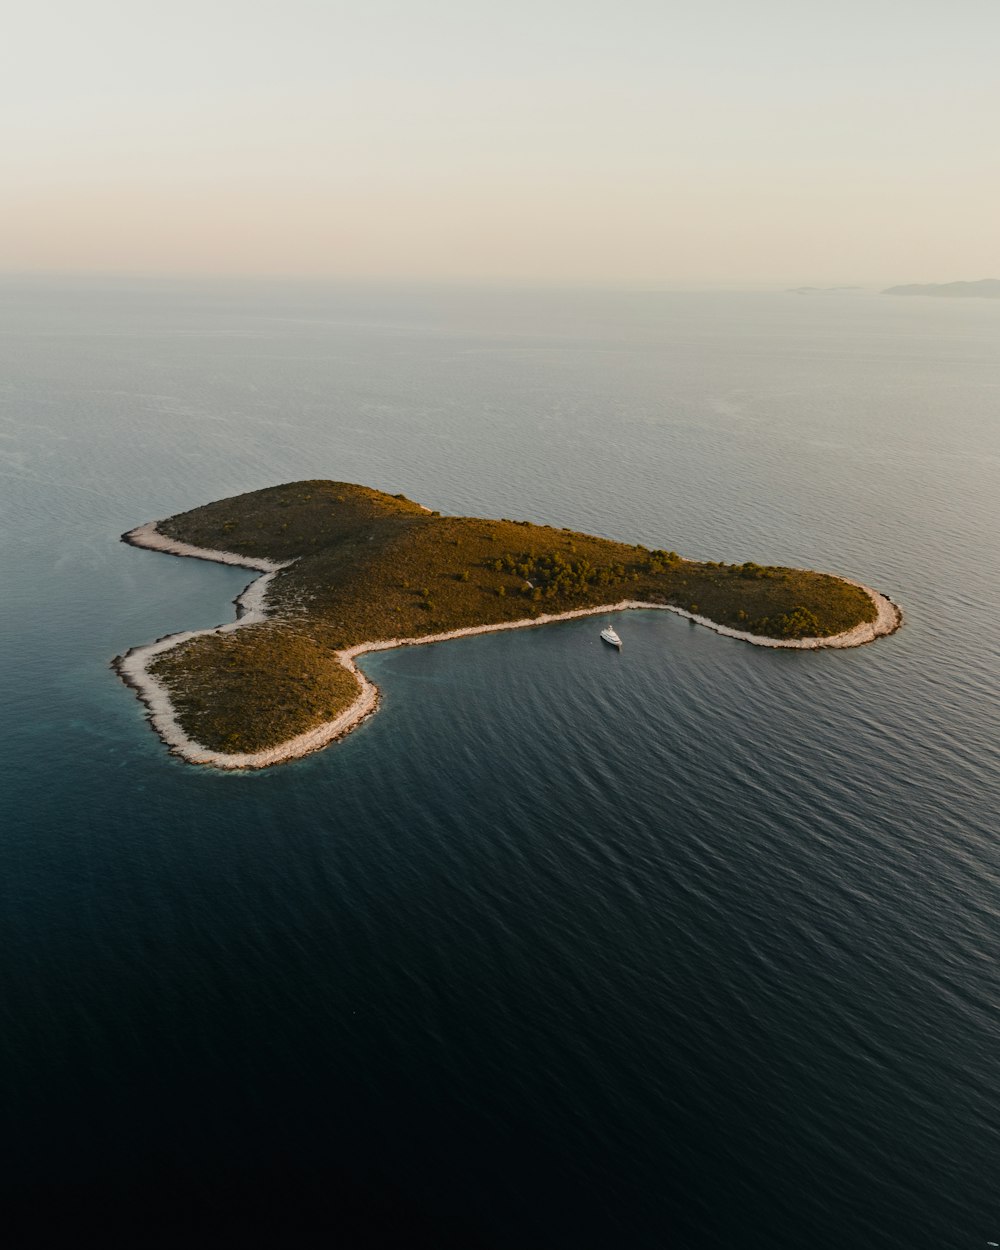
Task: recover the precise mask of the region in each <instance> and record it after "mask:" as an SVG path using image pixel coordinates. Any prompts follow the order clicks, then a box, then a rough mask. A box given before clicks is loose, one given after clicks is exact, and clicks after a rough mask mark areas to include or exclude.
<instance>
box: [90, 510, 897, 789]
mask: <svg viewBox="0 0 1000 1250" xmlns="http://www.w3.org/2000/svg"><path fill="white" fill-rule="evenodd" d="M158 525H159V522H158V521H148V522H146V524H145V525H139V526H136V528H135V529H132V530H129V531H128V532H127V533H125V534H123V535H122V542H125V543H128V544H130V545H131V546H133V547H144V548H147V549H149V550H151V551H160V552H164V553H165V554H168V555H175V556H187V557H189V558H191V559H196V560H211V561H213V562H214V563H217V564H229V565H236V566H238V567H241V568H248V569H254V570H256V571H257V572H259V573H262V574H263V576H261V577H258V578H255V579H254V580H253V581H252V582H251V583H250V584H249V585H248V586H247V587H246V588H245V589H244V590H243V591H242V592H241V593H240V594H239V595H237V597H236V599H235V600H234V604H235V607H236V620H234V621H230V622H228V623H227V624H225V625H219V626H216V627H215V628H211V629H196V630H185V631H182V632H181V633H177V634H166V635H164V636H163V637H162V638H158V639H156V640H155V641H154V642H151V643H145V644H142V645H141V646H137V647H132V648H130V649H129V650H128V651H126V652H125V654H124V655H120V656H116V657H115V659H114V660H112V662H111V666H112V668H113V669H114V670H115V672H116V673H117V674H118V676H119V677H120V678H121V679H122V681H123V682H124V683H125V684H126V685H127V686H130V687H131V688H132V689H133V690H134V691H135V692H136V694H137V695H138V697H139V699H140V701H141V702H142V703H143V704H144V705H145V707H146V713H147V719H148V720H149V723H150V725H151V726H152V728H153V729H154V730H155V731H156V733H157V734H158V735H159V737H160V738H161V739H162V741H163V742H164V743H165V744H166V745H167V747H168V748H169V749H170V751H171V753H172V754H174V755H177V756H180V757H181V758H182V759H184V760H186V761H187V762H188V763H189V764H202V765H205V766H207V767H209V768H218V769H224V770H244V769H258V768H269V767H271V765H273V764H283V763H287V762H289V761H291V760H296V759H301V758H302V757H303V756H306V755H311V754H312V753H313V752H314V751H320V750H322V749H323V748H324V747H326V746H329V745H330V743H331V742H335V741H336V740H337V739H338V738H342V737H344V736H345V735H346V734H348V733H350V731H351V730H352V729H354V728H355V727H356V726H357V725H359V724H361V722H362V721H363V720H366V719H367V718H368V717H369V716H371V715H372V714H373V713H374V712H375V711H376V709H377V708H378V702H379V691H378V687H377V686H376V685H375V684H374V682H372V681H369V679H368V678H367V677H366V676H365V674H364V673H363V672H362V671H361V669H359V668H358V666H357V665H356V664H355V660H356V659H357V657H358V656H361V655H365V654H366V653H368V652H370V651H391V650H394V649H395V648H397V647H414V646H423V645H425V644H428V643H434V642H447V641H449V640H450V639H452V638H467V637H470V636H471V635H473V634H492V633H499V632H501V631H502V630H509V629H526V628H528V627H530V626H534V625H548V624H551V623H552V622H554V621H568V620H574V619H576V618H577V617H582V616H597V615H600V614H601V613H607V612H622V611H627V610H630V609H642V610H652V611H660V612H673V613H674V614H675V615H677V616H682V617H685V618H686V619H687V620H689V621H692V622H693V623H694V624H696V625H704V626H705V627H706V628H707V629H711V630H713V631H714V632H715V633H717V634H722V635H724V636H725V637H727V638H735V639H736V640H738V641H740V642H748V643H750V644H751V645H752V646H757V647H770V648H773V649H781V650H797V651H819V650H825V649H835V650H842V649H845V648H850V647H861V646H864V645H865V644H867V643H869V642H874V641H875V639H876V638H883V637H886V636H887V635H889V634H893V633H895V632H896V630H897V629H899V627H900V625H901V624H902V623H903V614H902V612H901V611H900V609H899V608H898V606H897V605H896V604H895V603H893V602H892V600H891V599H889V598H888V597H887V596H886V595H882V594H879V592H878V591H876V590H872V589H871V587H869V586H865V585H863V584H862V583H861V582H857V581H854V580H853V579H851V578H847V577H842V578H840V580H841V581H844V582H847V583H849V584H850V585H852V586H858V587H860V589H862V590H863V591H864V592H865V593H866V594H867V595H868V596H869V598H870V599H871V601H872V602H873V603H874V604H875V608H876V617H875V620H874V621H865V622H862V624H860V625H856V626H854V628H853V629H849V630H845V631H844V632H843V633H841V634H833V635H831V636H829V637H827V638H788V639H783V638H766V637H763V636H762V635H760V634H750V633H747V632H746V631H743V630H737V629H731V628H730V627H729V626H727V625H720V624H718V623H717V622H715V621H711V620H709V619H708V618H707V617H704V616H698V615H697V614H696V613H692V612H688V611H686V610H685V609H684V608H678V607H674V606H672V605H671V604H665V603H646V602H643V601H642V600H638V599H623V600H621V601H620V602H619V603H612V604H603V605H601V606H599V607H592V608H576V609H574V610H573V611H571V612H557V613H551V614H546V615H541V616H531V617H524V618H522V619H521V620H517V621H501V622H498V623H496V624H493V625H473V626H468V627H466V628H464V629H455V630H449V631H447V632H445V633H439V634H424V635H422V636H421V637H418V638H389V639H382V640H378V641H372V642H362V643H358V644H357V645H356V646H354V647H348V648H346V649H345V650H343V651H337V652H335V653H334V655H335V659H336V661H337V663H339V664H340V665H341V666H342V667H343V668H345V669H347V671H348V672H349V673H351V675H352V676H353V677H354V679H355V681H356V682H357V683H358V695H357V698H356V699H355V700H354V702H353V703H352V704H350V706H349V707H347V708H345V709H344V711H343V712H341V713H340V715H339V716H337V717H335V718H334V719H333V720H332V721H325V722H324V723H323V724H321V725H317V726H316V727H315V728H313V729H310V730H307V731H306V732H305V733H303V734H299V735H297V736H296V737H294V738H289V739H288V740H287V741H286V742H281V743H279V744H278V745H277V746H274V747H268V748H267V749H266V750H263V751H256V752H247V753H240V754H226V753H224V752H221V751H212V750H210V749H209V748H208V747H204V746H202V745H201V744H200V743H198V742H195V741H194V740H193V739H192V738H190V737H188V735H187V734H185V733H184V731H183V729H182V728H181V726H180V723H179V722H178V720H177V715H176V711H175V709H174V705H173V702H172V700H171V698H170V692H169V691H168V690H167V688H166V686H164V685H163V683H162V682H160V681H158V680H157V679H156V677H154V676H153V674H152V673H151V672H150V671H149V663H150V661H151V660H152V659H154V658H155V657H156V656H158V655H160V654H162V653H163V652H164V651H168V650H170V649H171V648H172V647H176V646H179V645H180V644H181V643H183V642H187V641H188V640H189V639H191V638H198V637H201V636H203V635H205V634H221V633H230V632H231V631H232V630H234V629H239V628H241V627H242V626H244V625H253V624H258V623H260V622H261V621H264V620H266V619H267V616H268V612H267V589H268V587H269V585H270V583H271V582H272V581H273V580H274V578H275V577H276V576H277V574H278V573H280V572H281V570H282V569H285V568H288V567H289V565H291V564H294V560H285V561H277V560H267V559H264V558H262V557H252V556H241V555H239V554H237V553H236V552H232V551H216V550H212V549H210V548H207V547H195V546H193V545H191V544H190V543H185V542H180V541H179V540H175V539H172V538H167V537H166V535H164V534H161V533H160V531H159V529H158V528H157V526H158ZM832 576H837V574H832Z"/></svg>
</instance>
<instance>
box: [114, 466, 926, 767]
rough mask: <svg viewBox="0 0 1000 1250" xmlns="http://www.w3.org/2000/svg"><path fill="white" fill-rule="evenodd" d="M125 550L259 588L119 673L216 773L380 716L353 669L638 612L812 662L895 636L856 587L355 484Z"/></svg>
mask: <svg viewBox="0 0 1000 1250" xmlns="http://www.w3.org/2000/svg"><path fill="white" fill-rule="evenodd" d="M122 539H123V541H125V542H127V543H131V544H133V545H134V546H137V547H147V548H151V549H153V550H155V551H162V552H167V553H170V554H172V555H178V556H192V557H195V558H198V559H203V560H214V561H218V562H220V563H223V564H235V565H240V566H243V567H247V568H251V569H256V570H258V571H259V572H260V573H262V574H263V576H261V577H259V578H258V579H257V580H256V581H254V582H252V583H251V584H250V586H248V587H247V589H246V590H245V591H244V592H243V593H242V594H241V595H240V596H239V598H238V599H237V600H236V609H237V619H236V620H235V621H232V622H230V623H229V624H227V625H222V626H219V627H218V628H217V629H208V630H199V631H191V632H186V633H181V634H172V635H170V636H168V637H166V638H161V639H159V640H158V641H156V642H153V643H149V644H146V645H143V646H139V647H134V648H133V649H132V650H130V651H129V652H127V653H126V654H125V655H122V656H119V657H117V658H116V659H115V660H114V661H113V665H114V667H115V669H116V671H117V672H118V673H119V675H120V676H121V677H122V679H123V680H124V681H125V682H127V683H128V684H129V685H130V686H132V687H133V688H134V689H135V690H136V691H137V693H138V695H139V697H140V698H141V699H142V701H143V703H144V704H145V705H146V708H147V710H148V713H149V719H150V722H151V723H152V725H153V728H154V729H155V730H156V731H157V733H158V734H159V735H160V736H161V738H162V739H163V740H164V742H166V744H167V745H168V746H169V747H170V749H171V750H172V751H173V752H174V753H175V754H177V755H179V756H181V757H182V758H183V759H185V760H187V761H188V762H190V763H194V764H205V765H210V766H212V767H215V768H227V769H233V768H236V769H239V768H265V767H267V766H269V765H271V764H277V763H281V762H283V761H286V760H291V759H297V758H299V757H301V756H303V755H306V754H308V753H310V752H312V751H316V750H319V749H320V748H321V747H324V746H326V745H327V744H328V743H330V742H333V741H334V740H335V739H337V738H340V737H342V736H343V735H344V734H346V733H348V732H349V731H350V730H351V729H353V728H354V727H355V726H356V725H357V724H359V723H360V722H361V721H362V720H364V719H365V717H367V716H369V715H371V713H372V712H374V711H375V709H376V707H377V705H378V690H377V689H376V687H375V686H374V685H373V684H372V683H371V682H370V681H369V680H368V679H367V678H366V677H365V675H364V673H363V672H361V670H360V669H359V668H358V667H357V665H356V664H355V660H356V659H357V657H358V656H359V655H361V654H363V653H364V652H366V651H378V650H386V649H389V648H392V647H399V646H404V645H412V644H417V643H431V642H443V641H446V640H447V639H451V638H458V637H462V636H465V635H468V634H476V633H486V632H491V631H495V630H501V629H516V628H521V627H525V626H532V625H543V624H546V623H548V622H550V621H558V620H567V619H570V618H572V617H577V616H585V615H588V614H594V613H607V612H617V611H622V610H624V609H628V608H654V609H661V610H665V611H670V612H675V613H678V614H679V615H681V616H685V617H688V618H689V619H690V620H692V621H693V622H696V623H697V624H700V625H705V626H707V627H709V628H710V629H713V630H715V631H716V632H718V633H720V634H726V635H728V636H729V637H731V638H737V639H741V640H743V641H745V642H750V643H754V644H756V645H758V646H766V647H789V648H799V649H806V650H812V649H816V648H821V647H855V646H860V645H862V644H863V643H867V642H871V641H873V640H874V639H875V638H878V637H880V636H883V635H885V634H890V633H892V632H893V631H894V630H896V629H897V628H898V627H899V625H900V622H901V615H900V613H899V610H898V608H896V606H895V605H894V604H893V603H892V602H891V601H890V600H889V599H887V598H886V597H885V596H884V595H880V594H878V593H877V592H876V591H873V590H870V589H868V588H867V587H865V586H862V585H860V584H859V583H857V582H854V581H851V580H850V579H848V578H844V577H837V576H834V575H832V574H827V573H814V572H809V571H807V570H802V569H791V568H779V567H769V566H763V565H759V564H755V563H753V562H752V561H748V562H746V563H743V564H721V563H714V562H711V561H709V562H697V561H693V560H685V559H683V558H682V557H681V556H679V555H678V554H677V553H676V552H675V551H668V550H665V549H662V548H656V549H650V548H647V547H642V546H633V545H629V544H627V543H619V542H614V541H612V540H610V539H607V538H596V537H594V536H592V535H589V534H580V533H576V532H574V531H572V530H568V529H555V528H553V527H551V526H547V525H534V524H531V523H530V522H528V521H515V520H506V519H504V520H497V521H493V520H484V519H480V518H477V517H455V516H441V515H440V514H439V513H437V512H431V511H429V510H428V509H427V508H425V507H423V506H422V505H420V504H418V503H414V502H413V501H412V500H409V499H407V498H406V497H405V496H404V495H389V494H384V493H383V492H381V491H377V490H372V489H369V488H368V487H364V486H355V485H351V484H349V483H345V482H328V481H309V482H293V483H288V484H286V485H282V486H274V487H269V488H267V489H265V490H258V491H252V492H250V493H249V494H246V495H239V496H237V497H235V498H232V499H223V500H220V501H219V502H217V503H211V504H207V505H206V506H205V507H201V508H195V509H193V510H192V511H190V512H184V513H181V514H179V515H178V516H173V517H168V518H167V519H166V520H163V521H151V522H149V523H147V524H145V525H141V526H139V527H138V528H137V529H133V530H130V531H129V532H128V533H127V534H123V535H122Z"/></svg>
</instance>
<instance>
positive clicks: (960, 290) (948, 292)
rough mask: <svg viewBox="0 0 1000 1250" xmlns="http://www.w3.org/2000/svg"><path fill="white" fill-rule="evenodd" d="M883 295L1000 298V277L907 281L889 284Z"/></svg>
mask: <svg viewBox="0 0 1000 1250" xmlns="http://www.w3.org/2000/svg"><path fill="white" fill-rule="evenodd" d="M882 294H883V295H936V296H938V297H939V298H942V299H1000V278H980V279H979V281H978V282H908V283H906V284H905V285H904V286H890V287H886V289H885V290H884V291H883V292H882Z"/></svg>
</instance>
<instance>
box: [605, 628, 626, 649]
mask: <svg viewBox="0 0 1000 1250" xmlns="http://www.w3.org/2000/svg"><path fill="white" fill-rule="evenodd" d="M601 637H602V638H603V639H604V641H605V642H610V643H611V645H612V646H613V647H618V648H619V649H620V648H621V645H622V640H621V639H620V638H619V637H618V635H617V634H616V633H615V631H614V629H613V628H612V627H611V626H610V625H609V626H608V627H607V629H602V630H601Z"/></svg>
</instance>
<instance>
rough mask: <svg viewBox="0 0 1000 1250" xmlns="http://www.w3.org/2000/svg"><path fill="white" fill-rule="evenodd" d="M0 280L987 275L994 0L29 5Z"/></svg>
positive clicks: (5, 94) (994, 117) (996, 99)
mask: <svg viewBox="0 0 1000 1250" xmlns="http://www.w3.org/2000/svg"><path fill="white" fill-rule="evenodd" d="M18 7H19V9H20V12H16V11H14V10H13V9H12V7H11V6H8V10H7V14H6V16H5V18H4V23H3V38H2V47H0V128H2V149H0V152H2V159H0V197H2V198H0V216H2V220H3V228H2V230H0V270H15V271H21V272H23V271H25V270H34V269H60V270H61V269H72V270H102V271H125V272H180V273H248V274H250V273H265V274H267V273H295V274H315V275H332V276H343V277H348V278H357V277H377V278H404V279H410V278H419V279H424V278H429V279H441V280H476V279H481V278H485V279H490V280H495V279H501V280H512V281H545V282H552V281H555V282H565V281H569V282H585V283H614V284H619V283H625V284H629V285H635V284H641V285H644V286H647V285H650V286H656V285H661V284H672V285H694V284H703V283H704V284H713V285H742V284H747V283H750V284H756V283H781V284H798V283H805V282H810V283H855V282H856V283H882V282H889V281H906V280H928V281H935V280H945V279H951V278H979V277H985V276H998V277H1000V72H998V71H1000V0H948V2H947V3H946V2H945V0H822V2H820V0H618V2H617V3H613V2H612V0H602V2H600V3H597V2H595V0H490V2H489V3H484V2H483V0H409V2H408V3H402V2H400V0H356V2H355V3H352V4H346V3H343V2H342V0H155V3H153V2H151V0H48V2H47V3H44V4H35V5H29V4H27V3H21V4H20V5H19V6H18Z"/></svg>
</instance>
